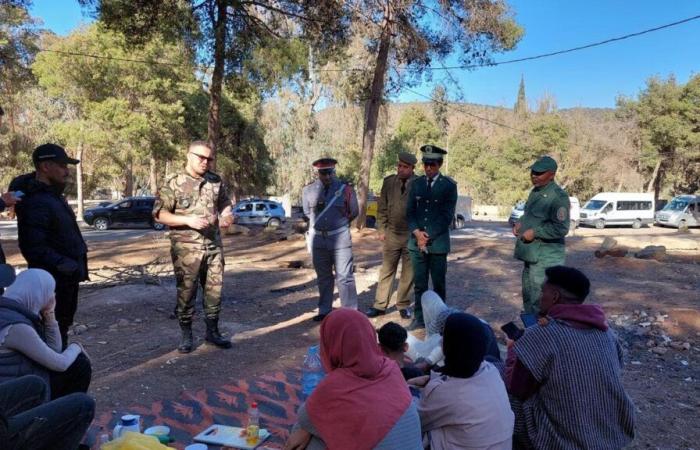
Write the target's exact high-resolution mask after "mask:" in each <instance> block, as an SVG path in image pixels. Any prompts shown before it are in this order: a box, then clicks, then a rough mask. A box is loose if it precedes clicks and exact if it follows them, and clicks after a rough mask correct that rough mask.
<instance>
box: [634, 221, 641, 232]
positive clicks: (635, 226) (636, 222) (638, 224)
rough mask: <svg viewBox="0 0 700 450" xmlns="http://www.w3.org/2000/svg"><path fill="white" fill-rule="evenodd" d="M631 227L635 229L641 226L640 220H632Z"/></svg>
mask: <svg viewBox="0 0 700 450" xmlns="http://www.w3.org/2000/svg"><path fill="white" fill-rule="evenodd" d="M632 228H634V229H635V230H638V229H640V228H642V221H641V220H639V219H637V220H635V221H634V222H632Z"/></svg>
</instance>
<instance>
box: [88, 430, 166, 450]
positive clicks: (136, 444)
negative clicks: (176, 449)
mask: <svg viewBox="0 0 700 450" xmlns="http://www.w3.org/2000/svg"><path fill="white" fill-rule="evenodd" d="M100 448H101V449H102V450H167V449H172V447H167V446H165V445H163V444H161V443H160V442H159V441H158V439H157V438H156V437H155V436H147V435H145V434H141V433H134V432H132V431H127V432H126V433H124V435H123V436H121V437H120V438H119V439H115V440H113V441H109V442H107V443H106V444H104V445H103V446H102V447H100Z"/></svg>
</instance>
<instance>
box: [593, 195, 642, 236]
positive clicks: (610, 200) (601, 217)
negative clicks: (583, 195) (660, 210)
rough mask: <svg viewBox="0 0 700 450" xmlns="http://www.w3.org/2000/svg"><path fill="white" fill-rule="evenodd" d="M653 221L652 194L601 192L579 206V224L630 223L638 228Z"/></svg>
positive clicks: (605, 224) (600, 225) (599, 225)
mask: <svg viewBox="0 0 700 450" xmlns="http://www.w3.org/2000/svg"><path fill="white" fill-rule="evenodd" d="M653 222H654V194H651V193H646V192H642V193H630V192H602V193H600V194H597V195H595V196H594V197H593V198H592V199H590V200H589V201H588V202H587V203H586V204H585V205H584V206H583V208H581V220H580V224H581V225H592V226H595V227H596V228H599V229H601V228H605V227H606V226H607V225H632V228H640V227H641V226H642V225H644V224H650V223H653Z"/></svg>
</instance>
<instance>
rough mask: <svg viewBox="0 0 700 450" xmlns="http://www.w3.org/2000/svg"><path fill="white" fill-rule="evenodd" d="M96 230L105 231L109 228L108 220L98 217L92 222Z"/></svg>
mask: <svg viewBox="0 0 700 450" xmlns="http://www.w3.org/2000/svg"><path fill="white" fill-rule="evenodd" d="M92 225H93V226H94V227H95V229H96V230H100V231H105V230H107V229H108V228H109V220H107V218H105V217H98V218H97V219H95V221H94V222H93V223H92Z"/></svg>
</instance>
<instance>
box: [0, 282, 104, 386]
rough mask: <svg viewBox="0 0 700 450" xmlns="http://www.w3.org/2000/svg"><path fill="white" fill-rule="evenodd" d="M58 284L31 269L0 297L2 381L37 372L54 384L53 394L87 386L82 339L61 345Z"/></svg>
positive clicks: (88, 373)
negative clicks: (58, 320)
mask: <svg viewBox="0 0 700 450" xmlns="http://www.w3.org/2000/svg"><path fill="white" fill-rule="evenodd" d="M55 288H56V282H55V281H54V279H53V277H52V276H51V275H50V274H49V273H48V272H46V271H44V270H41V269H29V270H25V271H24V272H22V273H20V274H19V275H17V279H16V280H15V282H14V283H12V284H11V285H10V286H9V287H8V288H7V289H6V290H5V294H4V295H3V296H2V297H0V382H2V381H7V380H11V379H14V378H18V377H21V376H23V375H37V376H39V377H41V378H42V379H43V380H44V381H45V382H46V384H47V385H48V386H49V387H50V392H51V399H56V398H59V397H62V396H65V395H68V394H71V393H73V392H87V389H88V386H89V385H90V378H91V376H92V368H91V366H90V360H89V359H88V358H87V356H86V355H85V353H84V351H83V348H82V347H81V346H80V345H79V344H75V343H73V344H70V345H69V346H68V347H67V348H66V349H65V350H64V351H61V349H62V348H63V343H62V342H61V334H60V332H59V329H58V322H56V317H55V315H54V308H55V306H56V298H55V296H54V289H55Z"/></svg>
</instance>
